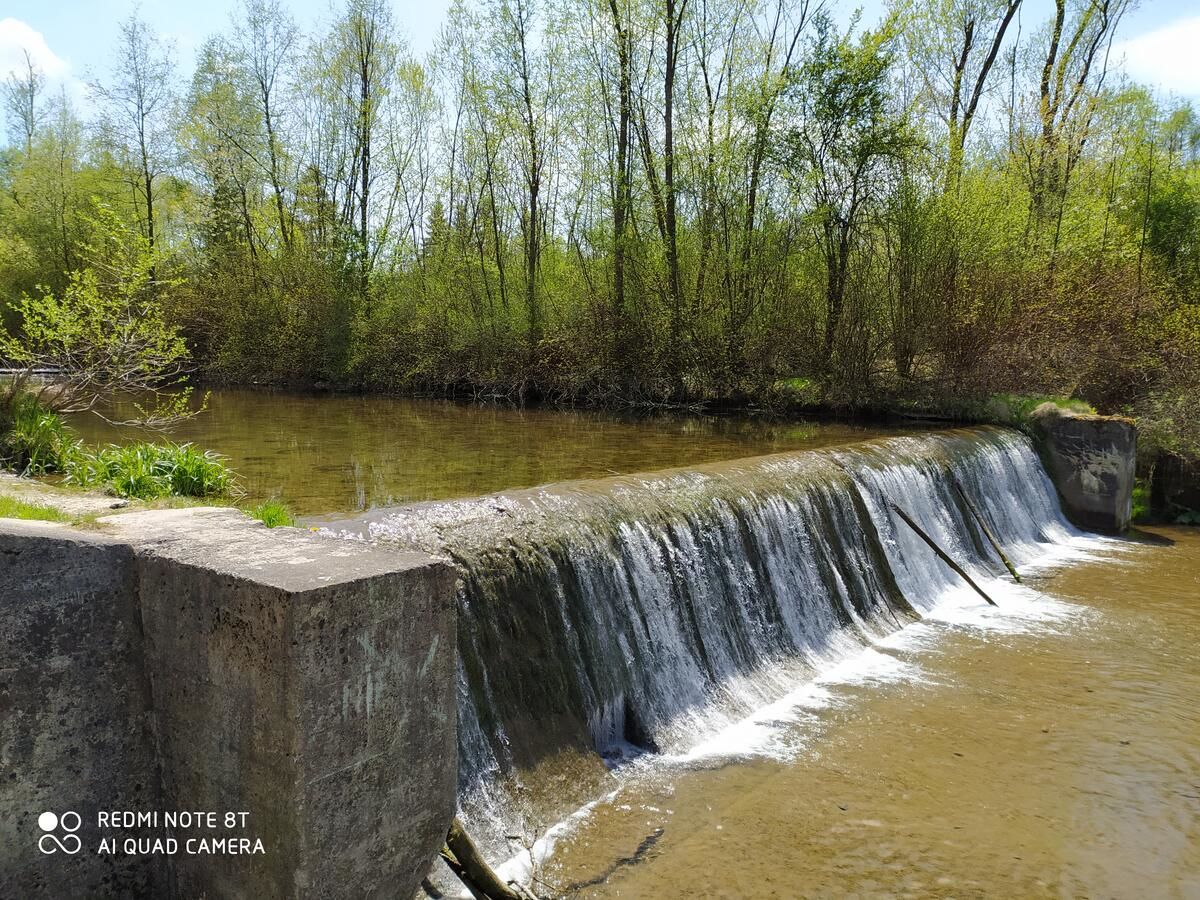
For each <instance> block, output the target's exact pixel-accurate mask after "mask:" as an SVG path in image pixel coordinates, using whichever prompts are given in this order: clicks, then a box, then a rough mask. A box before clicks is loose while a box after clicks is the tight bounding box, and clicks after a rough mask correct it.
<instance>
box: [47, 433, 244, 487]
mask: <svg viewBox="0 0 1200 900" xmlns="http://www.w3.org/2000/svg"><path fill="white" fill-rule="evenodd" d="M67 480H68V481H70V482H71V483H72V484H77V485H79V486H81V487H97V486H103V487H105V488H107V489H108V490H110V491H112V492H113V493H114V494H116V495H117V496H118V497H133V498H137V499H139V500H156V499H158V498H159V497H169V496H175V497H218V496H221V495H222V494H228V493H231V492H232V491H233V490H234V487H235V478H234V475H233V473H232V472H231V471H230V470H229V468H228V467H227V466H226V465H225V462H224V460H223V458H222V457H221V456H219V455H218V454H216V453H213V452H212V451H211V450H200V449H198V448H197V447H195V446H193V445H192V444H146V443H140V444H126V445H124V446H119V447H118V446H109V447H104V448H102V449H100V450H97V451H95V452H91V453H87V452H85V453H81V454H79V455H78V456H77V457H76V459H74V460H73V461H72V463H71V465H70V467H69V468H68V470H67Z"/></svg>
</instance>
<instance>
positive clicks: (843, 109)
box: [778, 14, 914, 378]
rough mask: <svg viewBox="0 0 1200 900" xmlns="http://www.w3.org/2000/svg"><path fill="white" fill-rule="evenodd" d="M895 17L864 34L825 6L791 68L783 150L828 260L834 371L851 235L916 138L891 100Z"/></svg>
mask: <svg viewBox="0 0 1200 900" xmlns="http://www.w3.org/2000/svg"><path fill="white" fill-rule="evenodd" d="M894 37H895V35H894V31H893V28H892V25H891V24H890V23H889V24H885V25H884V26H883V27H882V28H880V29H878V30H877V31H873V32H872V31H866V32H864V33H863V34H862V36H861V37H860V38H858V40H857V41H856V40H854V39H853V38H852V37H851V36H850V35H849V34H846V35H839V34H837V33H836V31H835V30H834V25H833V23H832V21H831V20H830V19H829V17H828V16H827V15H825V14H819V15H818V16H817V17H816V19H815V34H814V37H813V39H812V41H811V45H810V47H809V53H808V57H807V58H806V59H805V60H804V62H803V63H802V64H801V65H800V66H799V67H798V68H797V69H795V70H794V71H793V72H792V73H791V79H792V80H791V83H790V85H789V88H788V96H789V98H790V100H791V101H792V103H793V104H794V115H795V119H794V120H793V122H794V124H790V125H789V127H787V128H786V129H785V130H784V131H783V134H782V135H781V138H780V142H779V148H778V152H779V155H780V158H781V161H782V164H783V165H784V167H785V168H786V170H787V172H788V176H789V178H790V180H791V183H792V185H793V188H794V190H795V191H796V192H797V193H798V194H799V195H800V196H801V197H802V198H803V199H804V201H805V202H806V203H807V204H808V205H809V207H810V208H811V210H812V216H813V220H814V222H815V230H816V240H817V243H818V245H819V246H820V249H821V255H822V257H823V260H824V264H825V328H824V339H823V344H822V350H821V363H822V369H823V374H824V375H825V377H826V378H829V377H830V376H831V375H832V369H831V364H832V362H833V351H834V342H835V339H836V337H837V333H838V327H839V325H840V324H841V321H842V313H843V309H844V304H845V299H846V285H847V273H848V270H849V265H850V254H851V250H852V248H853V242H854V240H855V237H856V235H857V233H858V230H859V228H860V227H861V225H862V219H863V215H864V212H865V211H866V209H867V207H868V206H869V204H870V203H872V202H873V201H874V200H876V199H878V193H879V192H880V191H881V190H882V188H883V187H884V181H885V179H884V175H885V171H886V169H887V167H888V164H889V163H891V162H893V161H895V160H897V159H899V158H900V157H902V156H903V155H904V154H905V153H906V152H907V151H908V150H909V149H910V148H911V147H913V146H914V141H913V138H912V137H911V135H910V133H909V131H908V129H907V127H906V126H905V124H904V122H903V120H902V119H901V118H900V117H898V116H897V115H896V114H895V113H894V111H893V110H891V109H890V107H889V103H888V93H887V87H888V82H887V79H888V71H889V67H890V65H891V59H892V57H891V49H890V48H891V45H892V43H893V41H894Z"/></svg>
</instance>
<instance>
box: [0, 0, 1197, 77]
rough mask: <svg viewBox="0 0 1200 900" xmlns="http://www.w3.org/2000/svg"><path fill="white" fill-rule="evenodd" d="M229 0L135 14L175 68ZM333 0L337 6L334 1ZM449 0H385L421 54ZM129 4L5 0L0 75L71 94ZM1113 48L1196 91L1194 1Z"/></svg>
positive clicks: (1160, 6)
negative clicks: (173, 57)
mask: <svg viewBox="0 0 1200 900" xmlns="http://www.w3.org/2000/svg"><path fill="white" fill-rule="evenodd" d="M284 4H285V5H286V6H287V7H288V8H289V9H290V10H291V12H292V15H293V16H294V17H295V18H296V20H297V21H298V22H299V23H300V24H301V26H303V27H304V28H305V29H306V30H311V28H312V27H313V26H315V25H317V24H319V23H321V22H326V21H329V20H330V19H332V18H333V16H334V15H335V13H334V4H333V3H332V2H331V0H290V2H289V0H284ZM238 5H239V3H238V0H201V2H196V0H191V2H188V0H144V2H142V4H141V12H142V16H143V17H144V18H145V19H146V20H147V21H148V22H149V23H150V24H151V25H152V26H153V27H154V28H155V29H156V30H157V31H158V32H159V33H160V34H162V35H163V36H165V37H166V38H168V39H169V40H171V41H172V42H173V43H174V45H175V48H176V53H177V56H178V59H179V61H180V62H181V63H182V64H183V65H184V68H185V70H186V69H187V68H190V64H191V62H192V60H193V59H194V56H195V51H196V48H197V47H199V46H200V44H201V43H203V41H204V40H205V38H207V37H208V36H210V35H211V34H213V33H215V32H217V31H223V30H226V29H227V28H228V25H229V21H230V15H231V12H232V10H234V9H235V8H236V7H237V6H238ZM339 5H340V4H339ZM449 5H450V0H393V9H394V11H395V18H396V21H397V22H398V23H399V25H400V27H401V29H402V31H403V32H404V34H405V35H406V37H407V40H408V42H409V44H410V46H411V47H412V48H413V49H414V50H415V51H417V52H418V53H424V52H425V51H427V50H428V49H429V48H430V47H431V46H432V44H433V41H434V39H435V37H436V35H437V32H438V28H439V27H440V25H441V22H442V20H443V18H444V17H445V14H446V10H447V9H448V7H449ZM830 5H831V6H832V7H834V8H836V9H837V12H838V14H839V16H840V17H842V18H846V17H848V15H849V13H850V11H851V10H853V9H854V7H855V6H856V5H861V6H862V7H863V10H864V12H863V20H864V22H871V21H873V20H874V19H876V18H877V17H878V15H879V12H880V10H881V9H882V7H883V2H882V0H865V2H863V3H861V4H847V3H837V2H836V0H835V2H832V3H831V4H830ZM132 9H133V3H132V2H131V0H50V2H47V0H5V2H4V5H3V11H2V12H0V77H3V76H4V75H6V74H7V73H8V72H9V71H10V70H11V69H12V68H13V67H14V66H15V65H17V64H18V63H19V61H20V60H21V58H22V57H21V50H22V48H28V49H29V50H30V52H31V53H32V54H33V56H34V58H35V60H36V61H37V62H38V63H39V65H41V67H42V68H43V70H44V71H45V72H47V74H48V75H50V76H51V78H52V80H54V81H55V82H56V83H62V84H66V85H67V86H68V87H69V88H70V89H71V92H72V94H73V95H75V96H76V97H77V98H78V99H82V98H83V97H84V91H83V88H82V83H83V82H85V81H86V80H87V79H88V78H89V77H90V75H91V74H92V73H93V72H95V73H99V74H104V73H105V72H106V71H107V69H108V66H109V61H110V59H111V54H112V48H113V45H114V44H115V42H116V37H117V24H118V22H119V21H120V20H122V19H124V18H125V17H127V16H128V15H129V13H130V11H131V10H132ZM1050 9H1051V5H1050V2H1049V0H1026V8H1025V9H1024V10H1023V17H1024V19H1025V25H1026V27H1027V28H1029V27H1032V25H1033V24H1034V22H1035V20H1036V21H1041V20H1042V19H1043V18H1044V17H1045V16H1048V14H1049V10H1050ZM1119 38H1120V41H1119V46H1118V53H1119V54H1120V55H1121V56H1122V57H1123V58H1124V60H1125V65H1126V68H1127V70H1128V71H1129V72H1130V74H1131V75H1133V77H1135V78H1136V79H1138V80H1139V81H1143V82H1148V83H1150V84H1153V85H1155V86H1157V87H1158V88H1159V89H1161V90H1162V91H1164V92H1169V93H1174V94H1178V95H1182V96H1187V97H1191V98H1193V99H1200V8H1198V7H1197V5H1196V3H1195V2H1194V0H1144V2H1143V3H1142V4H1141V6H1140V7H1139V8H1138V9H1136V10H1134V11H1133V12H1132V13H1131V14H1129V15H1128V16H1127V17H1126V19H1125V21H1124V23H1123V25H1122V28H1121V31H1120V34H1119Z"/></svg>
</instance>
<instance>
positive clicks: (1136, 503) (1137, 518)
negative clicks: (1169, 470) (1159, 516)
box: [1133, 478, 1151, 522]
mask: <svg viewBox="0 0 1200 900" xmlns="http://www.w3.org/2000/svg"><path fill="white" fill-rule="evenodd" d="M1150 508H1151V507H1150V485H1149V484H1147V483H1146V480H1145V479H1144V478H1139V479H1138V480H1137V482H1136V483H1135V484H1134V486H1133V521H1134V522H1147V521H1149V520H1150Z"/></svg>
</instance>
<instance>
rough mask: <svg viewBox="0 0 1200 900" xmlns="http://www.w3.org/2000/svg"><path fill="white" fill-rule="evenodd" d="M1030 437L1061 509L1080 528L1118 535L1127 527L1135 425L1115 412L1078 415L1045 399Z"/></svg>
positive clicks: (1035, 413) (1134, 459) (1033, 420)
mask: <svg viewBox="0 0 1200 900" xmlns="http://www.w3.org/2000/svg"><path fill="white" fill-rule="evenodd" d="M1031 424H1032V426H1033V431H1034V437H1035V440H1036V442H1037V445H1038V450H1039V452H1040V453H1041V456H1042V461H1043V462H1044V463H1045V465H1046V471H1047V472H1049V474H1050V478H1051V480H1052V481H1053V482H1054V485H1055V487H1056V488H1057V489H1058V495H1059V499H1060V500H1061V501H1062V507H1063V512H1064V513H1066V515H1067V518H1068V519H1070V520H1071V521H1072V522H1073V523H1075V524H1076V525H1078V526H1079V527H1080V528H1086V529H1088V530H1089V531H1100V532H1104V533H1107V534H1120V533H1121V532H1122V531H1124V530H1125V529H1126V528H1128V527H1129V519H1130V516H1131V515H1132V511H1133V485H1134V479H1135V476H1136V467H1137V426H1136V425H1134V423H1133V421H1132V420H1131V419H1125V418H1121V417H1119V416H1093V415H1080V414H1078V413H1072V412H1069V411H1067V410H1064V409H1061V408H1060V407H1058V406H1056V405H1055V404H1053V403H1043V404H1042V405H1041V406H1039V407H1038V408H1037V409H1035V410H1034V411H1033V413H1032V415H1031Z"/></svg>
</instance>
